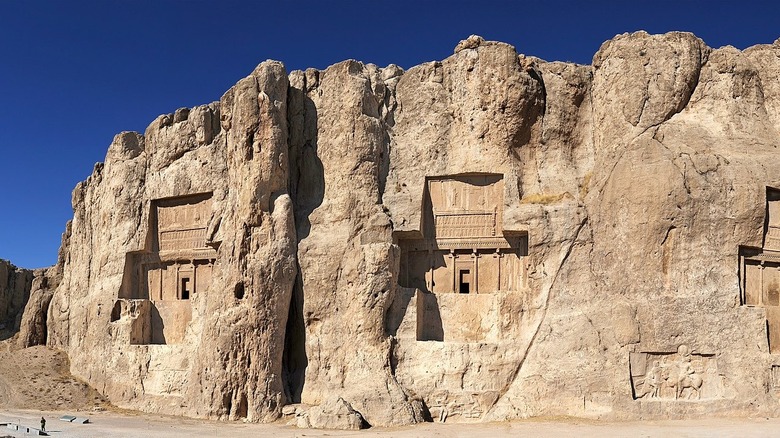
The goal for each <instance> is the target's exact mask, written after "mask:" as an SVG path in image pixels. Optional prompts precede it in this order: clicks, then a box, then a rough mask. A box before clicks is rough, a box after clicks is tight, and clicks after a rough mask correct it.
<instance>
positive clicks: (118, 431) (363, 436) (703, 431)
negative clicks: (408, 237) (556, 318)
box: [0, 409, 780, 438]
mask: <svg viewBox="0 0 780 438" xmlns="http://www.w3.org/2000/svg"><path fill="white" fill-rule="evenodd" d="M65 413H66V412H59V411H56V412H50V411H46V412H39V411H30V410H3V409H0V423H5V422H14V423H16V422H21V423H22V424H24V425H26V426H36V427H37V425H38V422H39V419H40V416H41V415H44V416H46V418H47V429H48V430H49V431H50V435H51V436H54V437H57V436H61V437H65V436H67V437H84V438H86V437H101V438H103V437H105V438H114V437H117V438H119V437H135V436H146V437H160V438H168V437H179V436H187V437H236V438H240V437H278V438H293V437H295V438H299V437H300V438H302V437H360V438H373V437H399V438H423V437H425V438H449V437H453V438H457V437H473V438H495V437H509V436H513V437H521V436H533V437H561V436H576V437H584V438H590V437H593V438H595V437H670V436H674V437H691V438H693V437H768V436H776V435H777V431H778V430H780V420H778V419H764V418H754V419H744V418H743V419H733V418H718V419H698V420H669V421H646V422H637V421H629V422H598V421H587V420H575V419H537V420H528V421H513V422H505V423H501V422H493V423H479V424H441V423H427V424H421V425H416V426H403V427H391V428H372V429H368V430H362V431H344V430H315V429H298V428H296V427H295V426H289V425H283V424H279V423H273V424H253V423H243V422H230V423H224V422H217V421H209V420H193V419H187V418H182V417H164V416H159V415H153V414H144V413H137V414H133V413H116V412H108V411H107V412H98V413H94V414H90V416H89V417H90V420H91V423H90V424H72V423H66V422H63V421H58V420H57V418H59V417H60V416H61V415H63V414H65ZM3 435H8V436H12V437H23V436H24V435H22V434H14V433H12V432H11V431H6V430H5V429H0V437H1V436H3Z"/></svg>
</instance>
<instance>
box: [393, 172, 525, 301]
mask: <svg viewBox="0 0 780 438" xmlns="http://www.w3.org/2000/svg"><path fill="white" fill-rule="evenodd" d="M423 198H424V199H423V203H422V205H423V215H422V226H421V232H420V233H419V234H418V235H416V236H411V237H405V238H401V239H399V240H398V245H399V246H400V247H401V272H400V280H399V282H400V284H401V286H404V287H410V288H416V289H420V290H423V291H426V292H432V293H459V294H483V293H493V292H498V291H510V290H518V289H522V288H524V287H525V284H526V281H527V274H526V270H525V263H524V261H523V257H524V256H525V255H527V248H528V243H527V234H525V233H507V232H505V231H504V230H503V229H502V225H501V224H502V220H503V206H504V183H503V177H502V175H498V174H467V175H453V176H446V177H435V178H428V179H427V180H426V186H425V190H424V194H423Z"/></svg>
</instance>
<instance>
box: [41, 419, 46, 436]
mask: <svg viewBox="0 0 780 438" xmlns="http://www.w3.org/2000/svg"><path fill="white" fill-rule="evenodd" d="M41 432H46V419H45V418H43V417H41Z"/></svg>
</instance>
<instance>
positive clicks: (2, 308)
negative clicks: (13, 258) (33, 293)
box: [0, 259, 33, 340]
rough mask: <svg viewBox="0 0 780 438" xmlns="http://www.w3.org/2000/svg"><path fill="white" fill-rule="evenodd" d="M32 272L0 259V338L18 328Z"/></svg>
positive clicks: (8, 335) (10, 334)
mask: <svg viewBox="0 0 780 438" xmlns="http://www.w3.org/2000/svg"><path fill="white" fill-rule="evenodd" d="M32 277H33V273H32V271H30V270H27V269H21V268H17V267H16V266H14V265H12V264H11V263H10V262H8V261H6V260H2V259H0V340H2V339H6V338H8V337H10V336H12V335H13V334H15V333H16V332H17V331H18V330H19V326H20V322H21V318H22V313H23V312H24V308H25V305H26V304H27V300H28V299H29V298H30V287H31V283H32Z"/></svg>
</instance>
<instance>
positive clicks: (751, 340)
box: [0, 32, 780, 427]
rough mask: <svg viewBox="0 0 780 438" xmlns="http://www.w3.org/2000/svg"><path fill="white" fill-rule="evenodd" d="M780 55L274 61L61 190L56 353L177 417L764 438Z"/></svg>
mask: <svg viewBox="0 0 780 438" xmlns="http://www.w3.org/2000/svg"><path fill="white" fill-rule="evenodd" d="M778 55H780V43H775V44H773V45H766V46H756V47H752V48H750V49H747V50H745V51H742V52H740V51H738V50H736V49H734V48H731V47H725V48H720V49H711V48H709V47H707V46H706V45H705V44H704V43H703V42H702V41H701V40H699V39H698V38H696V37H695V36H693V35H691V34H686V33H670V34H665V35H648V34H646V33H644V32H638V33H634V34H630V35H629V34H625V35H620V36H617V37H615V38H614V39H613V40H611V41H608V42H606V43H604V45H603V46H602V47H601V49H600V50H599V52H598V53H597V54H596V55H595V56H594V60H593V65H592V66H583V65H574V64H566V63H560V62H545V61H543V60H540V59H536V58H533V57H527V56H524V55H518V54H517V52H516V51H515V49H514V48H513V47H511V46H509V45H507V44H503V43H495V42H486V41H483V40H482V39H481V38H479V37H471V38H469V39H467V40H465V41H462V42H461V43H460V44H459V45H458V47H457V48H456V50H455V53H454V54H453V55H452V56H451V57H449V58H447V59H445V60H443V61H441V62H432V63H428V64H423V65H420V66H416V67H413V68H411V69H409V70H408V71H405V72H404V71H403V70H402V69H400V68H399V67H396V66H392V65H391V66H388V67H386V68H378V67H376V66H373V65H370V64H369V65H364V64H361V63H359V62H357V61H345V62H342V63H339V64H336V65H333V66H331V67H329V68H327V69H325V70H323V71H318V70H313V69H310V70H307V71H305V72H301V71H296V72H292V73H289V74H288V73H287V72H286V71H285V70H284V67H283V66H282V65H281V64H279V63H276V62H271V61H266V62H264V63H262V64H260V66H258V67H257V68H256V69H255V71H253V72H252V74H251V75H250V76H248V77H247V78H244V79H242V80H241V81H239V82H238V84H236V85H235V86H234V87H233V88H231V89H230V90H229V91H228V92H227V93H226V94H225V95H224V96H223V97H222V99H221V100H220V101H219V102H215V103H213V104H210V105H206V106H202V107H196V108H192V109H180V110H178V111H176V113H174V114H170V115H164V116H160V117H159V118H158V119H157V120H155V121H154V122H153V123H152V124H151V125H150V126H149V128H148V129H147V131H146V133H145V134H144V135H140V134H137V133H122V134H119V135H117V137H116V138H115V139H114V142H113V143H112V144H111V146H110V147H109V151H108V154H107V156H106V161H105V163H102V164H98V165H96V167H95V171H94V172H93V174H92V175H91V176H90V177H89V178H88V179H87V180H86V181H85V182H83V183H81V184H79V185H78V186H77V187H76V189H75V190H74V192H73V208H74V218H73V221H72V223H71V224H70V225H69V227H68V229H67V232H66V234H65V236H64V238H63V247H62V250H61V254H60V262H59V263H58V265H57V267H56V268H55V269H56V270H55V271H54V272H53V273H50V274H49V275H50V276H52V278H56V281H49V282H43V283H41V286H40V287H37V289H41V290H42V292H45V291H49V293H51V292H53V298H52V300H51V305H50V306H49V307H48V318H47V321H46V323H47V324H46V325H47V330H48V340H47V343H48V344H49V345H51V346H53V347H57V348H62V349H64V350H66V351H67V352H68V354H69V356H70V359H71V364H72V371H73V373H74V374H76V375H78V376H79V377H81V378H83V379H85V380H86V381H88V382H90V383H91V384H92V385H93V386H95V387H96V388H97V389H98V390H99V391H101V392H102V393H103V394H105V395H106V396H107V397H108V398H109V399H111V400H112V401H113V402H114V403H116V404H118V405H120V406H125V407H130V408H136V409H141V410H146V411H154V412H164V413H169V414H179V415H189V416H202V417H214V418H224V419H239V418H246V419H248V420H250V421H266V420H271V419H274V418H277V417H278V416H280V415H281V414H282V406H283V405H286V404H291V403H303V404H304V405H305V406H309V405H320V407H319V408H317V409H316V411H314V410H313V411H312V412H313V413H312V415H307V414H306V413H305V409H300V410H299V411H298V412H299V416H300V418H299V420H300V423H301V424H304V425H311V426H315V427H316V426H320V425H329V426H333V425H338V424H337V423H338V422H336V423H333V422H328V421H327V420H323V418H324V417H327V416H328V415H327V414H326V413H327V412H330V411H331V410H332V411H333V412H337V411H339V412H340V411H343V412H348V413H350V417H349V418H350V419H351V420H350V421H349V422H348V424H345V425H344V427H359V426H360V425H361V421H358V420H355V418H362V420H364V421H365V422H366V423H368V424H371V425H398V424H408V423H413V422H418V421H424V420H426V419H434V420H437V421H479V420H502V419H509V418H517V417H525V416H535V415H574V416H585V417H609V418H651V417H660V416H664V417H668V416H686V415H695V414H704V413H713V412H719V413H729V414H737V415H739V414H746V413H750V414H751V415H756V414H757V413H760V414H761V415H776V414H777V413H778V406H780V405H778V396H779V394H780V355H779V354H780V311H779V310H778V309H780V191H778V189H780V168H779V167H778V166H777V165H776V163H777V161H778V157H779V155H778V152H777V147H778V143H779V141H778V131H777V130H778V129H779V127H780V87H778V85H777V78H778V75H779V74H780V73H778V72H780V57H778ZM0 284H2V283H1V282H0ZM0 302H1V301H0ZM0 316H2V313H1V312H0ZM775 341H777V342H775ZM96 358H101V359H100V360H96ZM334 406H335V407H334ZM331 407H332V409H331ZM353 409H354V411H357V412H359V414H355V413H354V411H353ZM315 414H316V415H315ZM355 415H357V417H355ZM332 416H333V418H337V417H338V415H337V414H333V415H332Z"/></svg>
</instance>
